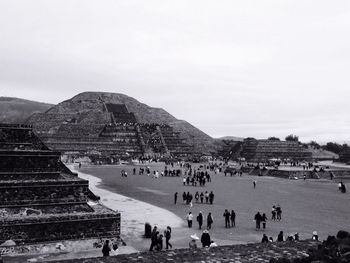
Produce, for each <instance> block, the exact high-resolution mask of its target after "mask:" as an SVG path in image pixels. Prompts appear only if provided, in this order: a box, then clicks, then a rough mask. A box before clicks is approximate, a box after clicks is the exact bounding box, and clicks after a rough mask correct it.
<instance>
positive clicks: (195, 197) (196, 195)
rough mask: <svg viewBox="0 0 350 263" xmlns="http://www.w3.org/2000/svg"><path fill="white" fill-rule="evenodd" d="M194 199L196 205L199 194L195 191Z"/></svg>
mask: <svg viewBox="0 0 350 263" xmlns="http://www.w3.org/2000/svg"><path fill="white" fill-rule="evenodd" d="M194 199H196V203H198V199H199V193H198V191H197V192H196V194H195V195H194Z"/></svg>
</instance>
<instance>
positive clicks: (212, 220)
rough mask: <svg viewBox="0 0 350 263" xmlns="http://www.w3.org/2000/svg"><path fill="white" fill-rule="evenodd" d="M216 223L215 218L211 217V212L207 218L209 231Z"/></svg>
mask: <svg viewBox="0 0 350 263" xmlns="http://www.w3.org/2000/svg"><path fill="white" fill-rule="evenodd" d="M213 223H214V219H213V216H212V215H211V213H210V212H209V214H208V216H207V229H208V230H210V229H211V225H212V224H213Z"/></svg>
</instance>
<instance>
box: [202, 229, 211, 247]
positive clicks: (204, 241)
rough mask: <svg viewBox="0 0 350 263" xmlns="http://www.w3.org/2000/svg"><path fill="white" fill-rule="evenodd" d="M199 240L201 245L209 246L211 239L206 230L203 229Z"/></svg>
mask: <svg viewBox="0 0 350 263" xmlns="http://www.w3.org/2000/svg"><path fill="white" fill-rule="evenodd" d="M201 242H202V246H203V247H210V243H211V240H210V235H209V231H208V230H204V231H203V234H202V237H201Z"/></svg>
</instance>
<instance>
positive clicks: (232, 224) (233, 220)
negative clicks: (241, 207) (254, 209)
mask: <svg viewBox="0 0 350 263" xmlns="http://www.w3.org/2000/svg"><path fill="white" fill-rule="evenodd" d="M230 219H231V226H232V227H235V226H236V213H235V211H234V210H231V214H230Z"/></svg>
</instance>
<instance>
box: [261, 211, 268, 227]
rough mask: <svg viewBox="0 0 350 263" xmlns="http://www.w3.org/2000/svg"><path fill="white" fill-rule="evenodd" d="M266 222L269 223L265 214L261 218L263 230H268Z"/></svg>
mask: <svg viewBox="0 0 350 263" xmlns="http://www.w3.org/2000/svg"><path fill="white" fill-rule="evenodd" d="M266 221H267V217H266V214H265V213H263V214H262V217H261V222H262V226H263V229H266Z"/></svg>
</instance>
